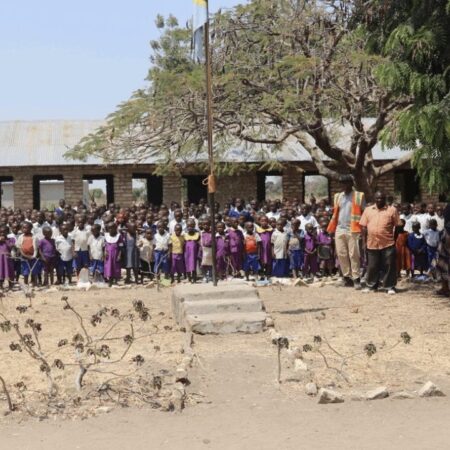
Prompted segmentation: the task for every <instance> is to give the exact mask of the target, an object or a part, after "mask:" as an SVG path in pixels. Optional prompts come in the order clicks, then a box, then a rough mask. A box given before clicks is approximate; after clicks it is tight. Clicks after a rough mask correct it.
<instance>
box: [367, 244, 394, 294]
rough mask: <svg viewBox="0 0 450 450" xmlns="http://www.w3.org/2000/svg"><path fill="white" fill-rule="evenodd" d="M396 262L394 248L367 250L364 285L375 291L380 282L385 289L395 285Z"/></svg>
mask: <svg viewBox="0 0 450 450" xmlns="http://www.w3.org/2000/svg"><path fill="white" fill-rule="evenodd" d="M396 263H397V261H396V254H395V246H392V247H387V248H383V249H381V250H370V249H367V274H366V284H367V286H368V287H369V288H370V289H377V288H378V287H379V286H380V282H381V283H382V285H383V288H385V289H391V288H393V287H395V285H396V284H397V264H396Z"/></svg>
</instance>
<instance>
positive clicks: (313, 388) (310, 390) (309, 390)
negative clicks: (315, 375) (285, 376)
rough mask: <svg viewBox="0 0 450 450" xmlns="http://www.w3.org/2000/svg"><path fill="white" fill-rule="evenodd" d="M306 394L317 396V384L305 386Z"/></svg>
mask: <svg viewBox="0 0 450 450" xmlns="http://www.w3.org/2000/svg"><path fill="white" fill-rule="evenodd" d="M305 392H306V394H307V395H311V396H315V395H317V386H316V383H308V384H307V385H306V386H305Z"/></svg>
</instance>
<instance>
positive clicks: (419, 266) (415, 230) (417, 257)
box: [408, 222, 428, 278]
mask: <svg viewBox="0 0 450 450" xmlns="http://www.w3.org/2000/svg"><path fill="white" fill-rule="evenodd" d="M408 248H409V250H410V252H411V278H412V277H414V272H415V271H416V270H418V271H419V273H420V275H423V272H424V271H425V270H427V269H428V255H427V243H426V241H425V236H424V235H423V234H422V233H421V232H420V223H419V222H414V223H413V224H412V233H409V235H408Z"/></svg>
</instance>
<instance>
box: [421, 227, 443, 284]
mask: <svg viewBox="0 0 450 450" xmlns="http://www.w3.org/2000/svg"><path fill="white" fill-rule="evenodd" d="M423 235H424V237H425V242H426V243H427V257H428V269H429V271H430V274H431V275H432V277H433V278H436V262H437V261H436V260H437V249H438V246H439V241H440V233H439V231H438V230H437V221H436V219H430V220H429V221H428V229H427V230H425V231H424V232H423Z"/></svg>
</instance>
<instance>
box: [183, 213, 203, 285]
mask: <svg viewBox="0 0 450 450" xmlns="http://www.w3.org/2000/svg"><path fill="white" fill-rule="evenodd" d="M195 223H196V222H195V220H194V219H188V221H187V222H186V233H185V234H184V242H185V244H184V264H185V270H186V272H187V276H188V280H189V281H190V282H191V283H196V282H197V262H198V254H199V249H200V233H199V232H198V231H197V230H196V229H195V226H196V225H195Z"/></svg>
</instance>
